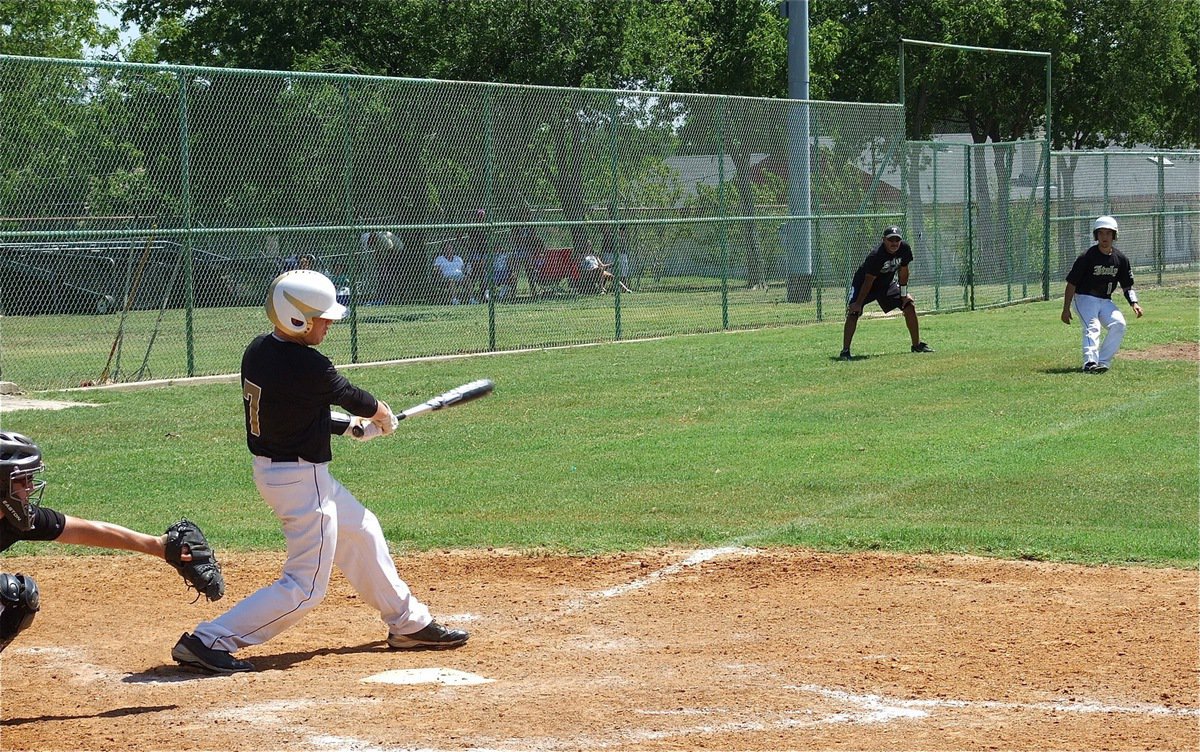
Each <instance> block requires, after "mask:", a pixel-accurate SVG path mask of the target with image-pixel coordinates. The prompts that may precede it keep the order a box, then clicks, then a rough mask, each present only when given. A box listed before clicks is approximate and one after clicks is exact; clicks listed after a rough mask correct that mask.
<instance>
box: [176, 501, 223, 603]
mask: <svg viewBox="0 0 1200 752" xmlns="http://www.w3.org/2000/svg"><path fill="white" fill-rule="evenodd" d="M184 546H187V549H188V551H190V552H191V554H192V557H191V561H184V560H183V547H184ZM167 563H168V564H170V565H171V566H173V567H175V571H176V572H179V574H180V575H181V576H182V577H183V580H184V582H186V583H187V584H188V587H191V588H195V589H196V592H198V593H200V595H203V596H204V597H205V598H208V599H209V600H210V601H219V600H221V596H223V595H225V576H224V575H222V574H221V565H220V564H219V563H218V562H217V555H216V554H215V553H213V550H212V548H211V547H210V546H209V545H208V539H207V538H205V537H204V532H203V531H202V530H201V529H200V528H199V527H198V526H197V525H196V523H194V522H191V521H190V520H186V519H183V520H180V521H179V522H176V523H175V524H174V525H171V526H170V527H169V528H167Z"/></svg>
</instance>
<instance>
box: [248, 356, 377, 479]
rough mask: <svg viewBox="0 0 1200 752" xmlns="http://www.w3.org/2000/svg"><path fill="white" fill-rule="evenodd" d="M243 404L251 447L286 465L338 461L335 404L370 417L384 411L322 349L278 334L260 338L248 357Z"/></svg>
mask: <svg viewBox="0 0 1200 752" xmlns="http://www.w3.org/2000/svg"><path fill="white" fill-rule="evenodd" d="M242 401H243V403H244V408H245V414H246V446H248V447H249V448H250V452H251V453H252V454H255V455H258V456H259V457H270V458H271V459H274V460H282V461H295V460H296V459H305V460H308V461H309V462H329V461H330V460H331V459H333V453H332V452H331V451H330V448H329V437H330V434H331V433H332V421H331V420H330V417H329V408H330V406H331V405H338V406H340V407H342V408H344V409H345V410H346V411H348V412H350V413H352V414H354V415H358V416H361V417H364V418H366V417H370V416H372V415H374V414H375V411H376V410H377V409H378V407H379V403H378V402H377V401H376V400H375V398H374V397H372V396H371V394H370V393H368V392H366V391H364V390H362V389H359V388H358V387H356V386H354V385H353V384H351V383H350V381H349V380H348V379H347V378H346V377H345V376H342V375H341V374H340V373H338V372H337V369H336V368H334V367H333V363H332V362H331V361H330V360H329V358H327V357H325V356H324V355H323V354H322V353H321V352H320V351H319V350H317V349H315V348H313V347H308V346H306V345H301V344H299V343H296V342H288V341H285V340H281V339H279V338H278V337H276V336H275V335H274V334H264V335H262V336H260V337H257V338H255V340H254V341H253V342H251V343H250V346H249V347H247V348H246V352H245V353H244V354H243V355H242ZM341 428H342V429H343V430H344V428H345V427H344V426H342V427H341Z"/></svg>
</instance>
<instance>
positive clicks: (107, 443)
mask: <svg viewBox="0 0 1200 752" xmlns="http://www.w3.org/2000/svg"><path fill="white" fill-rule="evenodd" d="M1142 297H1143V302H1144V306H1145V308H1146V311H1147V315H1146V317H1145V318H1142V319H1139V320H1136V321H1135V320H1133V318H1132V314H1130V315H1129V316H1130V326H1129V333H1128V335H1127V337H1126V343H1125V348H1124V352H1123V353H1122V355H1121V356H1118V359H1117V361H1116V363H1115V365H1114V368H1113V370H1112V371H1110V372H1109V373H1107V374H1104V375H1102V376H1090V375H1084V374H1081V373H1078V365H1079V331H1078V327H1077V326H1076V325H1072V326H1070V327H1068V326H1064V325H1063V324H1062V323H1061V322H1060V321H1059V311H1060V310H1061V305H1062V304H1061V301H1050V302H1045V303H1033V304H1027V305H1020V306H1013V307H1007V308H998V309H992V310H988V311H981V312H970V313H967V312H962V313H950V314H945V315H938V316H925V317H923V318H922V327H923V337H924V339H926V340H927V341H928V342H930V344H932V345H933V346H934V347H935V348H936V349H937V352H935V353H932V354H923V355H918V354H912V353H910V352H909V351H908V338H907V334H906V333H905V331H904V325H903V323H902V322H901V321H900V320H899V319H897V318H895V317H890V318H879V319H875V318H872V319H868V320H866V321H864V322H863V323H862V325H861V326H860V328H859V333H858V336H857V338H856V340H855V352H856V355H858V356H859V357H858V359H856V360H855V361H854V362H850V363H844V362H839V361H837V360H836V357H835V356H836V355H837V352H838V350H839V349H840V345H841V318H840V315H838V316H836V317H834V319H833V320H830V321H827V322H826V323H820V324H814V325H809V326H794V327H783V328H769V329H763V330H757V331H741V332H726V333H718V334H700V335H692V336H678V337H674V338H670V339H662V340H655V341H647V342H630V343H624V344H607V345H598V346H594V347H585V348H578V349H565V350H537V351H529V352H523V353H517V354H501V355H490V356H486V357H477V358H465V359H456V360H445V361H425V362H414V363H405V364H398V365H389V366H383V367H374V368H363V369H355V370H352V371H349V372H348V373H349V374H350V375H351V378H352V379H353V380H355V381H356V382H358V383H359V384H361V385H362V386H364V387H366V388H368V389H370V390H371V391H373V392H374V393H376V394H377V395H379V396H380V397H382V398H385V399H387V400H388V401H389V402H390V404H392V405H393V406H394V407H400V406H406V405H408V404H412V403H416V402H420V401H422V400H423V399H425V398H427V397H428V396H431V395H433V394H436V393H438V392H440V391H443V390H445V389H446V388H449V387H451V386H455V385H457V384H460V383H463V382H466V381H469V380H472V379H475V378H481V377H487V378H492V379H494V380H495V381H496V384H497V387H496V392H495V394H494V395H493V396H492V397H490V398H488V399H486V400H483V401H480V402H477V403H473V404H470V405H467V406H464V407H462V408H460V409H454V410H449V411H444V412H441V413H436V414H432V415H428V416H423V417H420V418H417V419H414V420H412V421H411V422H405V423H403V424H402V425H401V430H400V431H399V432H398V433H397V434H396V435H395V436H394V437H391V438H387V439H381V440H376V441H373V442H370V443H366V444H360V443H357V442H351V441H349V440H345V439H340V438H336V437H335V439H334V441H335V449H334V453H335V462H334V472H335V474H336V475H337V476H338V477H339V478H340V479H341V480H342V481H343V482H344V483H346V485H348V486H349V487H350V488H351V489H352V490H353V491H354V492H355V493H356V494H357V495H358V496H359V497H360V498H361V499H362V500H363V501H364V502H365V503H367V504H368V505H369V506H370V507H371V508H372V509H373V510H375V512H376V513H377V514H378V515H379V517H380V519H381V521H382V523H383V525H384V528H385V531H386V533H387V536H388V538H389V540H390V541H391V542H392V544H393V545H394V547H395V548H396V549H397V550H425V549H437V548H451V547H452V548H458V547H468V548H481V547H488V546H497V547H506V548H516V549H522V550H539V551H540V550H551V551H564V552H594V551H611V550H633V549H640V548H644V547H650V546H713V545H723V544H732V543H736V544H742V545H749V546H776V545H786V546H803V547H811V548H816V549H822V550H835V551H849V550H861V549H881V550H894V551H919V552H968V553H977V554H984V555H989V556H1000V557H1012V558H1035V559H1049V560H1061V561H1078V562H1087V563H1133V562H1136V563H1148V564H1154V565H1174V566H1187V567H1194V566H1195V565H1196V564H1197V563H1198V562H1200V553H1198V548H1200V543H1198V541H1200V530H1198V519H1200V513H1198V506H1197V499H1198V498H1200V480H1198V476H1200V469H1198V466H1197V449H1198V444H1200V440H1198V434H1197V431H1198V426H1200V415H1198V413H1200V409H1198V408H1200V405H1198V402H1200V398H1198V393H1200V392H1198V387H1200V378H1198V373H1197V361H1196V359H1195V358H1194V357H1192V358H1184V359H1180V358H1175V359H1135V358H1134V357H1131V354H1132V352H1133V351H1143V350H1147V349H1150V348H1153V347H1155V346H1161V345H1169V344H1179V343H1188V344H1190V345H1191V346H1192V347H1193V348H1194V347H1195V346H1196V343H1197V341H1198V340H1200V325H1198V322H1197V310H1198V296H1197V286H1196V284H1195V282H1194V281H1192V282H1191V283H1189V284H1185V285H1182V286H1179V285H1176V286H1173V287H1170V288H1163V289H1149V290H1146V291H1145V292H1144V293H1143V296H1142ZM839 305H840V304H839ZM472 308H475V307H472ZM479 309H480V310H485V309H483V308H482V307H479ZM839 313H840V309H839ZM249 318H252V317H248V320H247V323H246V325H245V326H244V327H242V328H239V329H237V330H236V331H232V330H231V331H229V332H227V333H225V334H223V335H222V336H225V337H229V338H230V339H231V340H233V339H236V343H237V344H236V347H234V346H233V342H231V343H230V346H231V348H233V349H235V350H236V351H237V352H240V349H241V346H243V345H244V343H245V341H246V340H248V339H249V338H250V336H252V335H253V334H254V333H256V332H257V331H259V330H260V329H261V328H262V327H261V325H260V324H259V323H257V322H254V323H251V322H250V321H249ZM394 326H395V328H396V332H397V333H398V335H400V336H403V334H404V333H405V332H407V331H408V326H409V323H408V322H404V321H397V322H395V324H394ZM6 346H8V343H7V342H6ZM71 396H72V398H76V399H83V400H87V401H89V402H94V403H98V404H100V405H101V406H100V407H92V408H78V409H72V410H64V411H58V412H31V411H23V412H13V413H4V414H3V416H2V418H0V420H2V421H3V427H4V428H5V429H6V430H15V431H22V432H25V433H28V434H30V435H31V436H33V437H34V438H35V439H36V440H38V441H39V443H40V444H41V445H42V446H43V448H44V449H45V450H46V455H47V462H48V465H49V468H50V470H49V473H48V476H47V477H48V480H49V487H48V489H47V492H46V497H45V503H46V504H47V505H49V506H52V507H55V508H58V509H61V510H63V511H65V512H67V513H70V514H76V515H81V516H86V517H99V518H104V519H108V520H111V521H114V522H118V523H121V524H124V525H128V526H131V527H135V528H138V529H144V530H158V529H161V528H163V527H164V526H165V525H166V524H168V523H169V522H170V521H172V520H173V519H175V518H176V517H178V516H180V515H187V516H189V517H192V518H194V519H197V520H199V521H200V522H201V523H202V524H204V525H205V527H206V529H207V530H208V531H209V533H210V535H211V537H212V538H213V539H214V541H215V543H216V544H217V545H218V546H219V547H221V548H222V549H233V550H247V549H282V545H283V540H282V536H281V535H280V533H279V530H278V524H277V522H276V521H275V519H274V518H273V516H272V515H271V513H270V511H269V510H268V509H267V507H266V506H265V505H264V504H263V503H262V502H261V500H260V499H259V498H258V495H257V492H256V491H255V490H254V487H253V484H252V482H251V479H250V468H249V455H248V452H247V450H246V448H245V443H244V435H243V429H242V418H241V396H240V392H239V389H238V387H237V386H236V385H235V384H232V383H230V384H207V385H199V386H197V385H187V386H185V385H179V386H173V387H159V388H153V389H143V390H135V391H111V390H103V391H100V390H97V391H87V392H80V393H74V394H72V395H71ZM51 550H53V551H56V552H58V551H61V550H62V548H61V547H51V546H49V545H46V544H42V545H39V546H34V545H31V544H21V546H19V547H18V548H15V549H13V552H14V553H18V552H21V553H29V552H32V551H37V552H48V551H51Z"/></svg>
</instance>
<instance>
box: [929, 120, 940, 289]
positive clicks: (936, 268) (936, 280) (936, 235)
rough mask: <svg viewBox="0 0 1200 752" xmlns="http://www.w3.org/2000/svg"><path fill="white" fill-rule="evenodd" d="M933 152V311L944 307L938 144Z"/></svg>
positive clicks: (933, 148) (933, 146) (933, 147)
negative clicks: (939, 221)
mask: <svg viewBox="0 0 1200 752" xmlns="http://www.w3.org/2000/svg"><path fill="white" fill-rule="evenodd" d="M931 148H932V150H933V310H935V311H936V310H939V309H940V308H941V307H942V303H941V300H942V298H941V295H942V243H941V236H940V230H939V223H938V214H940V212H939V211H938V151H940V150H939V149H938V147H937V144H933V145H932V147H931Z"/></svg>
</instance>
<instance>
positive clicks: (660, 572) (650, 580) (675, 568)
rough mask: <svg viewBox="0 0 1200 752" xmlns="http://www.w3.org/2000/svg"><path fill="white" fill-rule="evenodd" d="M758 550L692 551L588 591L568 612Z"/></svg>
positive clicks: (723, 548) (708, 549) (743, 548)
mask: <svg viewBox="0 0 1200 752" xmlns="http://www.w3.org/2000/svg"><path fill="white" fill-rule="evenodd" d="M757 553H758V551H757V550H756V549H753V548H747V547H745V546H722V547H720V548H705V549H701V550H699V551H694V552H692V553H691V554H690V555H689V556H688V557H687V558H686V559H684V560H683V561H679V562H676V563H674V564H668V565H667V566H665V567H662V568H661V569H656V570H654V571H653V572H651V573H650V574H648V575H645V576H644V577H639V578H637V579H636V580H633V581H631V582H627V583H625V584H623V585H614V586H613V587H610V588H606V589H604V590H598V591H595V592H592V593H586V594H584V595H583V596H581V597H579V598H576V599H575V600H573V601H570V602H569V603H568V604H567V607H566V613H568V614H571V613H575V612H576V611H579V610H581V609H584V608H587V607H588V606H590V605H592V604H594V603H599V602H601V601H603V600H606V599H608V598H618V597H620V596H622V595H627V594H629V593H632V592H634V591H635V590H641V589H642V588H644V587H648V586H650V585H653V584H654V583H656V582H658V581H659V580H661V579H663V578H664V577H670V576H671V575H673V574H676V573H678V572H681V571H683V570H684V569H687V568H688V567H694V566H696V565H698V564H703V563H704V562H706V561H710V560H712V559H715V558H717V557H718V556H732V555H737V556H753V555H755V554H757Z"/></svg>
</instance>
